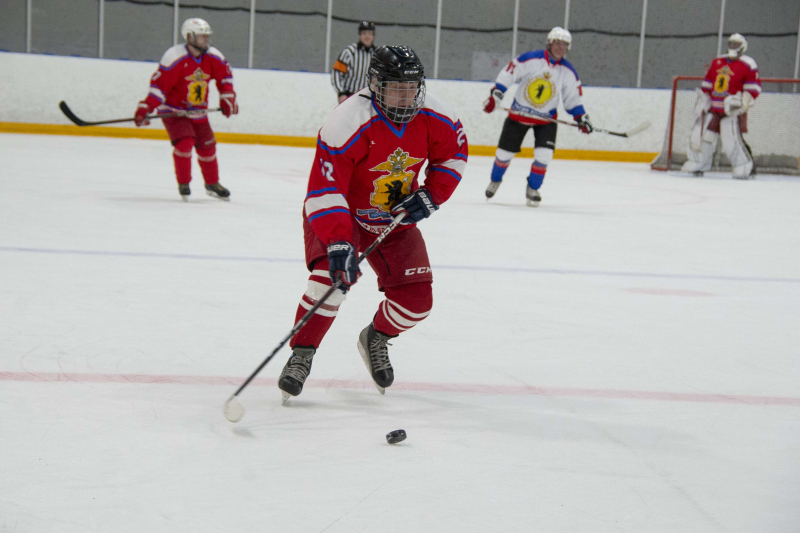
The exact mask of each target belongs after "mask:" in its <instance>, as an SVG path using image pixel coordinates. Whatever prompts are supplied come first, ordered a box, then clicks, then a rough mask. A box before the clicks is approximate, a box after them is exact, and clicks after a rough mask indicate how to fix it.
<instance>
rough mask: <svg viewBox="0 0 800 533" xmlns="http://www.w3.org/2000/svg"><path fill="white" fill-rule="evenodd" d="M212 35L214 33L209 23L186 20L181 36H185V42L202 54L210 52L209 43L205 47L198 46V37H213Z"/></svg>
mask: <svg viewBox="0 0 800 533" xmlns="http://www.w3.org/2000/svg"><path fill="white" fill-rule="evenodd" d="M212 33H214V32H212V31H211V26H210V25H209V24H208V22H206V21H205V20H203V19H200V18H191V19H186V21H185V22H184V23H183V25H182V26H181V35H182V36H183V38H184V40H186V42H187V43H189V44H191V45H192V46H194V47H195V48H197V49H198V50H200V51H201V52H207V51H208V42H206V45H205V46H200V45H199V44H197V36H198V35H211V34H212Z"/></svg>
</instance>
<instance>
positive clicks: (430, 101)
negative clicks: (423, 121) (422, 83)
mask: <svg viewBox="0 0 800 533" xmlns="http://www.w3.org/2000/svg"><path fill="white" fill-rule="evenodd" d="M422 110H423V111H424V110H430V111H433V112H434V113H436V114H437V115H441V116H442V117H445V118H447V119H449V120H450V122H451V123H452V124H451V127H452V126H453V125H455V124H456V123H457V122H458V115H456V114H455V112H453V110H452V109H450V106H448V105H447V104H445V103H444V102H443V101H441V100H439V99H438V98H436V97H435V96H432V95H430V94H427V93H426V94H425V103H424V104H423V106H422Z"/></svg>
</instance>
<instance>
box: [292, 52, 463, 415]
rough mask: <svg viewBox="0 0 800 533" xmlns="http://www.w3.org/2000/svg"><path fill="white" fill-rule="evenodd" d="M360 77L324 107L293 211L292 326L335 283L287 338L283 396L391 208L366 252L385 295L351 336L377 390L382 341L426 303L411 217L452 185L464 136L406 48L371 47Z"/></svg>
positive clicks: (411, 321) (383, 375)
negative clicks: (301, 275)
mask: <svg viewBox="0 0 800 533" xmlns="http://www.w3.org/2000/svg"><path fill="white" fill-rule="evenodd" d="M369 78H370V85H369V87H368V88H365V89H362V90H361V91H359V92H357V93H356V94H354V95H353V96H351V97H350V98H348V99H347V100H345V101H344V102H343V103H341V104H340V105H339V106H338V107H336V109H334V111H333V113H332V114H331V116H330V117H329V118H328V120H327V121H326V122H325V124H324V125H323V126H322V129H320V131H319V136H318V138H317V151H316V155H315V157H314V164H313V166H312V168H311V174H310V177H309V180H308V193H307V195H306V199H305V203H304V210H303V231H304V234H305V258H306V266H307V267H308V270H309V271H310V272H311V276H310V277H309V279H308V288H307V290H306V292H305V294H304V295H303V297H302V299H301V300H300V305H299V306H298V308H297V313H296V318H295V323H296V322H297V321H298V320H299V319H300V317H302V316H303V315H304V314H305V313H306V312H307V310H309V309H311V307H312V306H313V305H314V304H315V303H316V302H317V301H318V299H319V298H320V297H321V296H322V295H323V294H324V293H325V292H326V291H327V290H328V289H329V288H330V287H331V286H332V285H333V283H334V281H332V280H338V281H340V282H341V286H340V287H341V288H342V290H341V291H338V290H337V291H336V292H334V293H333V296H332V297H330V298H329V299H328V300H326V301H325V303H324V305H322V306H321V307H320V308H319V310H318V311H317V312H316V313H315V314H314V316H312V317H311V319H310V320H309V321H308V323H307V324H306V325H305V326H304V327H303V328H302V329H301V330H300V331H299V332H298V333H297V334H296V335H295V336H294V337H293V338H292V340H291V343H290V346H291V347H292V355H291V356H290V358H289V360H288V361H287V363H286V366H285V367H284V369H283V372H282V373H281V376H280V378H279V381H278V387H280V389H281V390H282V391H283V396H284V400H286V399H288V398H289V396H297V395H298V394H300V392H301V391H302V390H303V384H304V383H305V381H306V378H307V377H308V374H309V372H310V371H311V362H312V359H313V357H314V354H315V353H316V351H317V349H318V348H319V346H320V343H321V342H322V339H323V337H324V336H325V333H326V332H327V331H328V329H329V328H330V327H331V325H332V324H333V321H334V319H335V318H336V314H337V312H338V310H339V306H340V305H341V304H342V302H344V300H345V297H346V296H347V290H348V289H349V288H350V287H351V286H352V285H353V284H354V283H356V281H357V280H358V276H359V274H360V271H359V268H358V263H357V257H358V253H359V252H360V251H363V250H364V249H365V248H367V247H368V246H369V245H370V244H371V243H372V242H373V241H374V240H375V238H376V237H377V236H378V235H379V234H380V233H381V232H382V231H383V229H384V228H386V226H387V225H389V224H390V223H391V222H392V219H393V217H395V216H397V215H398V214H399V213H401V212H405V213H407V214H406V218H405V219H403V222H402V225H400V226H398V227H397V229H395V230H394V231H393V232H392V233H390V234H389V235H388V236H387V237H386V240H384V241H383V242H382V243H381V244H380V245H378V247H377V248H376V249H375V251H374V252H372V254H371V255H370V256H368V258H367V260H368V262H369V264H370V266H371V267H372V269H373V270H374V271H375V273H376V274H377V276H378V289H379V290H380V291H382V292H383V293H384V294H385V299H384V300H383V301H382V302H381V303H380V305H379V306H378V309H377V312H376V313H375V316H374V318H373V320H372V322H370V324H369V325H368V326H367V327H365V328H364V330H363V331H362V332H361V334H360V335H359V337H358V342H357V347H358V350H359V352H360V354H361V357H362V359H363V360H364V363H365V364H366V366H367V370H368V371H369V373H370V376H371V377H372V379H373V380H374V382H375V385H376V386H377V388H378V390H379V391H380V392H381V393H383V392H384V389H385V388H386V387H388V386H390V385H391V384H392V382H393V380H394V370H393V368H392V365H391V362H390V361H389V352H388V349H387V345H388V342H389V341H390V340H391V339H392V338H393V337H396V336H398V335H399V334H400V333H402V332H404V331H407V330H409V329H411V328H412V327H414V326H415V325H416V324H418V323H419V322H421V321H422V320H423V319H424V318H425V317H427V316H428V314H429V313H430V312H431V307H432V305H433V296H432V291H431V282H432V280H433V275H432V273H431V264H430V261H429V259H428V252H427V249H426V247H425V241H424V240H423V238H422V234H421V233H420V231H419V229H418V228H417V226H416V223H418V222H421V221H422V220H424V219H425V218H427V217H429V216H430V215H432V214H433V213H434V212H435V211H436V210H437V209H439V206H441V205H442V203H444V202H445V201H447V199H448V198H450V195H451V194H453V191H454V190H455V188H456V186H458V183H459V182H460V181H461V177H462V175H463V172H464V168H465V166H466V162H467V139H466V136H465V134H464V130H463V127H462V125H461V122H460V121H459V120H458V118H457V117H456V116H455V115H454V114H453V113H452V112H451V111H450V110H449V109H448V108H447V106H445V105H444V104H443V103H442V102H441V101H439V100H438V99H436V98H434V97H432V96H430V95H426V93H425V76H424V69H423V65H422V63H421V62H420V60H419V59H418V58H417V55H416V54H415V53H414V51H413V50H412V49H411V48H408V47H405V46H384V47H381V48H379V49H377V50H376V51H375V53H374V55H373V57H372V60H371V62H370V68H369ZM426 163H427V166H426ZM423 167H424V168H423ZM423 172H424V183H420V182H419V181H418V178H419V176H420V174H421V173H423Z"/></svg>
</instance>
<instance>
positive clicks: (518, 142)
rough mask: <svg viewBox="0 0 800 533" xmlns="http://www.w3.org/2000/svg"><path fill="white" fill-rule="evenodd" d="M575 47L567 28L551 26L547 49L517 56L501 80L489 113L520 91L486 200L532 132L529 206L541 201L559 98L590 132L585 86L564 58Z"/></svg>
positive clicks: (505, 128)
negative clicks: (512, 90)
mask: <svg viewBox="0 0 800 533" xmlns="http://www.w3.org/2000/svg"><path fill="white" fill-rule="evenodd" d="M571 43H572V35H571V34H570V33H569V32H568V31H567V30H565V29H563V28H558V27H556V28H553V29H552V30H551V31H550V33H549V34H548V35H547V47H546V48H545V49H544V50H534V51H532V52H525V53H524V54H522V55H520V56H518V57H516V58H514V59H513V60H512V61H511V62H510V63H509V64H508V66H506V68H504V69H503V70H502V71H501V72H500V74H498V76H497V80H496V81H495V84H494V87H492V90H491V92H490V94H489V98H487V99H486V101H485V102H484V103H483V110H484V111H485V112H486V113H491V112H493V111H495V110H496V109H498V108H499V107H500V102H501V101H502V100H503V95H504V94H505V92H506V91H507V90H508V88H509V87H511V85H512V84H514V83H519V88H518V89H517V92H516V94H515V95H514V102H513V103H512V104H511V110H510V111H509V113H508V118H506V121H505V123H504V124H503V132H502V133H501V134H500V142H499V143H498V146H497V152H496V155H495V161H494V166H493V167H492V175H491V181H490V182H489V186H488V187H487V188H486V198H487V199H489V198H491V197H492V196H494V195H495V193H496V192H497V189H499V188H500V183H501V182H502V180H503V174H505V172H506V169H507V168H508V165H509V164H511V160H512V159H513V158H514V156H515V155H516V154H517V153H519V151H520V148H521V147H522V141H523V139H525V135H526V134H527V133H528V130H529V129H533V136H534V148H533V164H532V165H531V171H530V174H529V175H528V186H527V188H526V190H525V198H526V202H527V204H528V205H529V206H531V207H536V206H538V205H539V202H540V201H541V200H542V197H541V195H540V194H539V189H540V188H541V186H542V183H543V182H544V175H545V172H547V165H549V164H550V161H551V160H552V159H553V151H554V150H555V147H556V132H557V130H558V125H557V124H556V123H555V122H552V121H548V120H547V119H546V118H537V117H549V118H553V119H555V118H558V114H557V109H558V101H559V99H561V100H562V101H563V103H564V108H565V109H566V110H567V113H569V114H570V115H572V116H573V118H574V119H575V121H576V122H577V123H578V126H579V129H580V131H581V132H583V133H591V132H592V123H591V122H590V121H589V115H587V114H586V111H585V110H584V108H583V105H582V104H581V96H582V95H583V90H582V89H581V82H580V79H579V78H578V72H577V71H576V70H575V68H574V67H573V66H572V65H571V64H570V63H569V61H567V60H566V58H565V56H566V54H567V50H569V48H570V45H571Z"/></svg>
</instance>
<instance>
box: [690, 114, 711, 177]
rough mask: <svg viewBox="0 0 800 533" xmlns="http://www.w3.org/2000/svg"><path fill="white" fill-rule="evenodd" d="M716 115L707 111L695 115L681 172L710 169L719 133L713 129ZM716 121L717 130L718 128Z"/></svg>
mask: <svg viewBox="0 0 800 533" xmlns="http://www.w3.org/2000/svg"><path fill="white" fill-rule="evenodd" d="M715 118H716V115H714V114H713V113H707V114H705V115H703V116H701V117H697V120H696V121H695V123H694V128H693V129H692V134H691V135H690V136H689V147H688V148H687V152H686V156H687V161H686V163H684V164H683V167H681V171H683V172H705V171H707V170H711V165H712V164H713V162H714V152H715V151H716V150H717V142H718V140H719V133H716V132H714V131H713V128H714V126H715V124H714V122H715V120H714V119H715ZM718 124H719V123H718V122H717V130H718V129H719V126H718Z"/></svg>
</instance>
